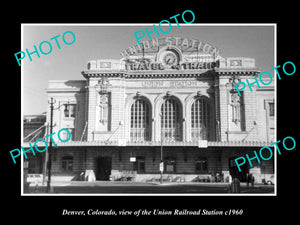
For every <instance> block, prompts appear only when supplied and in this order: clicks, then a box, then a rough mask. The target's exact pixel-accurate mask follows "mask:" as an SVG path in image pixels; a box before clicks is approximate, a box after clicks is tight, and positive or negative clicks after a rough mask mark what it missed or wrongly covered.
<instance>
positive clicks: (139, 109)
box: [130, 99, 151, 141]
mask: <svg viewBox="0 0 300 225" xmlns="http://www.w3.org/2000/svg"><path fill="white" fill-rule="evenodd" d="M130 140H131V141H150V140H151V126H150V106H149V104H148V103H147V102H146V101H145V100H143V99H137V100H135V102H134V103H133V104H132V106H131V120H130Z"/></svg>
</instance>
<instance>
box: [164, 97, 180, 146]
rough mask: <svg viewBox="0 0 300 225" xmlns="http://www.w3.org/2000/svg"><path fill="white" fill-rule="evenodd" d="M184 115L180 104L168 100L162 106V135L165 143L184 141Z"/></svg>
mask: <svg viewBox="0 0 300 225" xmlns="http://www.w3.org/2000/svg"><path fill="white" fill-rule="evenodd" d="M181 133H182V113H181V107H180V103H179V102H178V101H177V100H176V99H174V98H167V99H166V100H165V102H164V103H163V104H162V106H161V135H162V138H163V140H164V141H181V140H182V135H181Z"/></svg>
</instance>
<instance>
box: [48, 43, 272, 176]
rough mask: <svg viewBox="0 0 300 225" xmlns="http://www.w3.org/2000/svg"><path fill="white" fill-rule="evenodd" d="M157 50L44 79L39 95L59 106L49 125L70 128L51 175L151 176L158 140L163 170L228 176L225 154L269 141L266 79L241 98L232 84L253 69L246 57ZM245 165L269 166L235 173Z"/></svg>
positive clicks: (268, 170) (263, 172) (264, 172)
mask: <svg viewBox="0 0 300 225" xmlns="http://www.w3.org/2000/svg"><path fill="white" fill-rule="evenodd" d="M157 51H158V53H153V52H152V53H151V52H149V53H147V52H146V53H145V55H144V54H143V57H142V55H138V54H137V55H134V56H128V57H127V58H122V59H121V60H115V59H113V60H109V59H103V60H93V61H90V62H89V63H88V67H87V68H88V69H87V70H85V71H83V72H82V75H83V76H84V78H85V80H62V81H49V87H48V90H47V93H48V96H49V99H50V98H51V97H52V98H53V99H55V101H56V102H55V105H54V107H55V108H59V109H58V110H55V111H54V114H53V121H54V127H53V131H54V132H57V131H58V130H59V129H61V128H69V129H70V130H72V135H73V138H72V140H71V141H70V142H68V143H61V144H59V145H58V148H56V149H55V153H54V156H53V164H52V167H53V174H54V178H53V179H59V177H65V179H88V178H87V175H86V174H91V173H93V174H94V176H95V178H96V179H111V180H118V179H126V177H127V178H128V179H134V180H140V181H149V180H153V179H158V177H159V176H160V171H159V163H160V162H161V148H162V149H163V157H162V160H163V161H164V177H165V179H170V180H179V181H191V180H193V179H196V178H197V179H200V178H201V179H202V178H203V179H204V180H209V181H212V180H214V179H215V178H214V176H215V174H217V173H218V174H219V175H220V174H223V180H225V179H226V177H228V175H229V174H230V173H231V174H233V173H235V175H237V173H236V171H235V169H234V168H233V167H234V166H233V165H231V161H230V159H233V158H234V157H238V156H241V155H244V154H245V153H248V154H249V155H250V154H251V153H253V151H254V150H257V149H258V148H259V147H262V146H264V145H268V144H270V143H271V141H273V140H274V135H275V130H274V112H271V111H272V110H274V109H271V108H269V107H271V106H270V104H272V103H273V104H274V97H275V95H274V86H272V85H269V86H268V87H264V88H260V89H258V88H257V86H256V85H253V86H252V88H253V89H254V90H253V91H252V92H251V91H250V90H249V88H245V89H244V91H243V93H242V96H241V97H239V96H238V95H237V92H236V90H235V87H234V84H235V83H237V82H240V81H243V82H246V79H248V80H251V79H253V77H254V76H258V75H259V70H258V68H257V67H256V66H255V60H254V59H251V58H243V57H230V58H222V57H221V56H218V57H217V58H216V57H213V56H211V55H208V54H202V55H201V54H200V55H198V53H197V54H195V53H194V54H190V53H189V54H186V53H185V52H184V51H183V49H180V48H179V47H176V46H167V47H166V46H165V47H162V48H161V49H160V50H157ZM176 57H178V58H176ZM173 61H174V62H177V63H178V64H172V63H173ZM179 63H181V64H179ZM180 66H181V67H180ZM196 101H198V102H197V104H196V103H195V102H196ZM166 102H168V104H169V105H165V104H166ZM134 104H136V105H134ZM70 105H71V106H70ZM68 107H69V108H68ZM65 109H68V114H66V113H65ZM146 109H147V110H146ZM164 110H167V111H164ZM47 115H48V117H47V118H48V119H47V120H48V121H49V115H50V111H48V112H47ZM70 115H71V116H70ZM163 117H164V118H163ZM198 117H199V118H198ZM200 117H201V118H200ZM197 123H198V125H197ZM199 124H200V125H199ZM139 126H142V127H139ZM172 132H173V133H172ZM197 132H198V133H197ZM175 134H176V135H177V136H176V137H175ZM195 135H196V136H197V135H198V136H197V137H198V139H195ZM203 141H204V142H203ZM206 141H207V142H206ZM206 143H207V144H206ZM203 144H204V146H202V145H203ZM247 172H251V173H253V174H254V175H255V178H256V181H257V182H261V181H262V179H266V178H267V177H269V176H271V175H272V174H273V173H274V163H273V161H272V160H270V161H266V162H263V163H262V164H259V165H256V166H255V167H253V168H249V167H247V168H246V167H245V168H244V172H243V173H242V175H241V173H240V174H239V175H238V176H239V177H240V179H241V180H243V179H244V177H243V176H244V175H245V173H247ZM55 177H56V178H55ZM66 177H68V178H66ZM199 177H200V178H199Z"/></svg>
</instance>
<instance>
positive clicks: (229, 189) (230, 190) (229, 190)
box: [228, 174, 232, 193]
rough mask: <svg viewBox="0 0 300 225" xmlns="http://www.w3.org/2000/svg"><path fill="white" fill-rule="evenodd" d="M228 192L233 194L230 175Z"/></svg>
mask: <svg viewBox="0 0 300 225" xmlns="http://www.w3.org/2000/svg"><path fill="white" fill-rule="evenodd" d="M228 183H229V184H228V192H229V193H231V192H232V189H231V185H232V176H231V175H230V174H229V176H228Z"/></svg>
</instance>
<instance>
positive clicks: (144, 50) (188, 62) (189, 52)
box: [121, 37, 220, 70]
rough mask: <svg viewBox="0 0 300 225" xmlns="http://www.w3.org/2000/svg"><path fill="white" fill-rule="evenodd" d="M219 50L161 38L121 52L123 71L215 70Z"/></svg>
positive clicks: (199, 43)
mask: <svg viewBox="0 0 300 225" xmlns="http://www.w3.org/2000/svg"><path fill="white" fill-rule="evenodd" d="M219 52H220V50H218V49H217V48H215V47H213V46H212V45H210V44H208V43H205V42H203V41H199V40H196V39H189V38H181V37H165V38H163V39H152V40H148V41H143V42H142V43H141V45H134V46H131V47H129V48H128V49H125V50H124V51H123V52H121V55H122V56H123V59H122V60H123V61H124V62H125V70H165V69H167V70H197V69H213V68H215V67H219V60H216V58H217V57H218V55H219Z"/></svg>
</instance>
